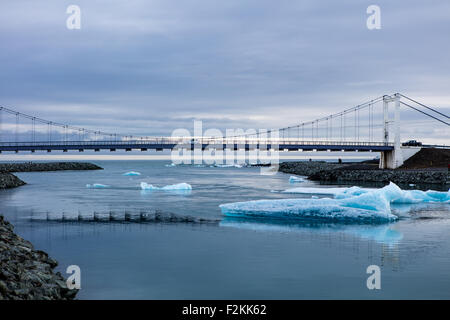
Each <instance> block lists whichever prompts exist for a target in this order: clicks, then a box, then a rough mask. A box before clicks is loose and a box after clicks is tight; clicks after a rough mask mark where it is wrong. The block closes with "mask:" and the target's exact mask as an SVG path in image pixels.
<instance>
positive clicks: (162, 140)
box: [0, 137, 394, 147]
mask: <svg viewBox="0 0 450 320" xmlns="http://www.w3.org/2000/svg"><path fill="white" fill-rule="evenodd" d="M177 144H178V145H186V144H202V145H220V144H223V145H227V144H236V145H258V144H259V145H266V144H271V145H274V144H275V145H305V146H312V145H319V146H327V145H330V146H331V145H332V146H393V145H394V144H393V143H386V142H379V141H372V142H367V141H337V140H333V141H324V140H298V139H293V138H287V139H234V138H232V139H230V138H225V139H221V138H199V139H196V138H184V137H154V138H146V139H134V140H98V141H92V140H90V141H82V140H80V141H20V142H11V141H10V142H0V147H24V146H26V147H32V146H36V147H43V146H48V147H61V146H130V145H135V146H139V145H162V146H164V145H177Z"/></svg>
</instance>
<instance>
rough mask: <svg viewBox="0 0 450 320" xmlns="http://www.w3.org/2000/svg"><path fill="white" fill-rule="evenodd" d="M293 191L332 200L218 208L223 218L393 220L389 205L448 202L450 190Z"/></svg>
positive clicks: (392, 186)
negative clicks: (324, 195) (331, 196)
mask: <svg viewBox="0 0 450 320" xmlns="http://www.w3.org/2000/svg"><path fill="white" fill-rule="evenodd" d="M296 189H305V190H303V191H301V192H298V193H309V194H331V195H334V199H328V198H325V199H280V200H257V201H248V202H235V203H228V204H222V205H220V208H221V210H222V213H223V214H224V215H227V216H234V217H265V218H321V219H332V220H364V221H367V220H369V221H393V220H396V219H397V216H396V215H394V214H392V213H391V204H392V203H421V202H444V203H450V191H449V192H438V191H432V190H430V191H426V192H424V191H420V190H402V189H400V188H399V187H398V186H397V185H396V184H394V183H392V182H391V183H390V184H389V185H387V186H385V187H383V188H381V189H363V188H359V187H352V188H329V189H325V188H296ZM322 190H323V191H322Z"/></svg>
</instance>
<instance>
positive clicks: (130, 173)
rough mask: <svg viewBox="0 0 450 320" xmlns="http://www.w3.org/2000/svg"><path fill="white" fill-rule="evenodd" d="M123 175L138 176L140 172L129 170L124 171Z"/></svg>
mask: <svg viewBox="0 0 450 320" xmlns="http://www.w3.org/2000/svg"><path fill="white" fill-rule="evenodd" d="M123 175H124V176H140V175H141V173H140V172H137V171H130V172H127V173H124V174H123Z"/></svg>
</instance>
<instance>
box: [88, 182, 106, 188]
mask: <svg viewBox="0 0 450 320" xmlns="http://www.w3.org/2000/svg"><path fill="white" fill-rule="evenodd" d="M86 188H89V189H106V188H109V186H108V185H106V184H101V183H94V184H87V185H86Z"/></svg>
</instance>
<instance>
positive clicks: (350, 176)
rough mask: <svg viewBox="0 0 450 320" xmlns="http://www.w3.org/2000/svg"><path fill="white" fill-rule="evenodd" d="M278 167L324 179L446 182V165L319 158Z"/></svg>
mask: <svg viewBox="0 0 450 320" xmlns="http://www.w3.org/2000/svg"><path fill="white" fill-rule="evenodd" d="M279 170H280V171H281V172H284V173H291V174H296V175H301V176H307V177H308V179H309V180H315V181H324V182H358V181H361V182H383V183H388V182H390V181H392V182H394V183H399V184H411V183H413V184H440V185H445V184H447V183H448V182H449V174H448V171H447V169H446V168H445V169H443V168H427V169H413V170H405V169H396V170H389V169H384V170H382V169H378V165H377V163H376V162H371V161H364V162H353V163H327V162H322V161H309V162H305V161H299V162H283V163H281V164H280V167H279Z"/></svg>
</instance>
